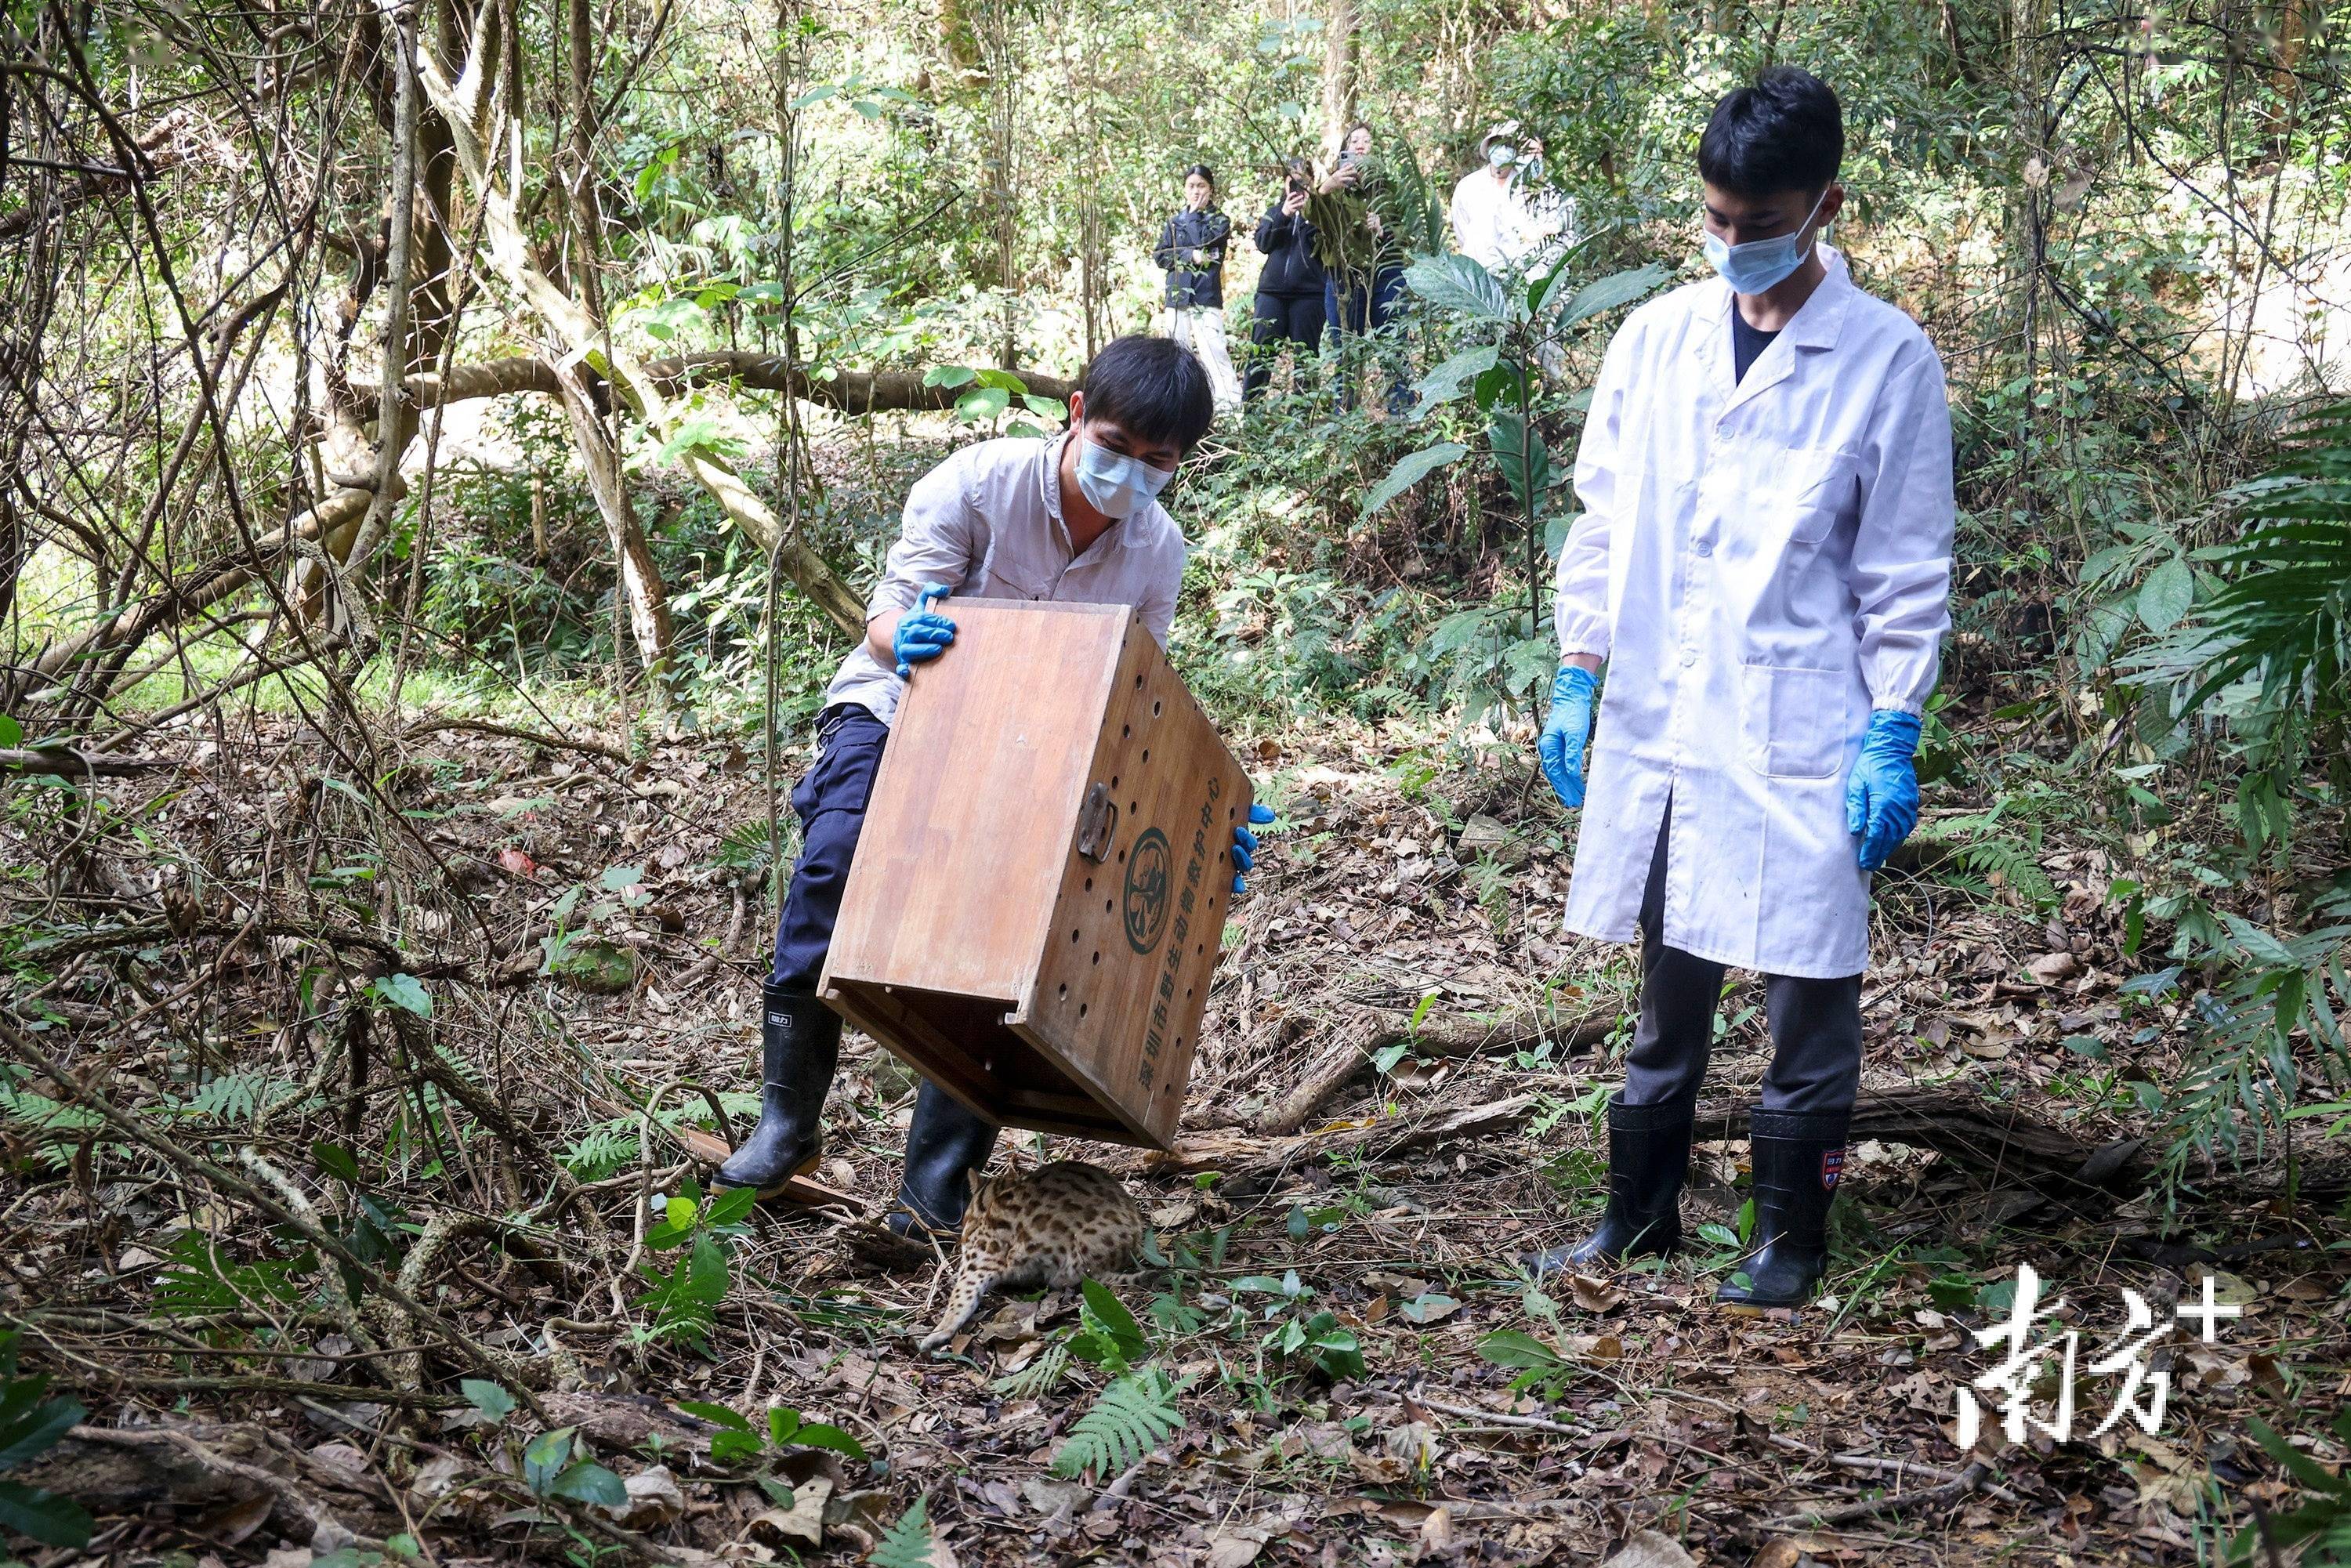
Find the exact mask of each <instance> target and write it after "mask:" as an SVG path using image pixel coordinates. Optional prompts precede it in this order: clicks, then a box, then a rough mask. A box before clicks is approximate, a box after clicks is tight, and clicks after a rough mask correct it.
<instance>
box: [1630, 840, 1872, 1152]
mask: <svg viewBox="0 0 2351 1568" xmlns="http://www.w3.org/2000/svg"><path fill="white" fill-rule="evenodd" d="M1673 821H1674V808H1673V802H1672V801H1670V800H1668V801H1667V803H1666V819H1665V821H1664V822H1663V823H1661V824H1660V825H1659V826H1658V828H1657V846H1656V849H1655V850H1653V851H1651V852H1650V854H1649V879H1648V883H1647V884H1646V886H1645V887H1644V888H1643V889H1642V893H1641V1019H1640V1022H1639V1024H1638V1025H1637V1026H1636V1027H1635V1029H1634V1031H1633V1044H1632V1047H1631V1049H1630V1050H1628V1051H1625V1104H1627V1105H1663V1104H1666V1103H1668V1102H1672V1101H1684V1100H1693V1101H1694V1100H1696V1099H1697V1097H1698V1085H1699V1084H1700V1083H1702V1082H1705V1079H1706V1066H1707V1061H1708V1057H1710V1056H1711V1055H1712V1054H1713V1051H1714V1015H1715V1009H1716V1005H1717V1004H1718V1003H1719V1001H1720V1000H1721V998H1722V977H1723V968H1724V966H1722V965H1720V964H1718V963H1716V962H1714V960H1712V959H1711V958H1701V957H1699V956H1697V955H1696V954H1694V953H1685V952H1683V951H1682V950H1681V949H1680V948H1678V947H1668V946H1666V930H1665V927H1666V840H1667V834H1668V832H1669V831H1670V830H1671V829H1672V827H1673ZM1763 1016H1764V1019H1766V1021H1767V1022H1768V1023H1769V1024H1770V1026H1771V1066H1770V1067H1769V1068H1767V1069H1765V1071H1764V1073H1763V1108H1764V1109H1765V1110H1767V1111H1805V1112H1813V1111H1825V1112H1835V1113H1842V1112H1848V1111H1851V1110H1852V1109H1853V1103H1854V1100H1855V1097H1856V1096H1857V1095H1858V1094H1859V1093H1860V1092H1861V977H1860V976H1859V975H1848V976H1845V977H1843V978H1842V979H1834V980H1812V979H1804V978H1802V977H1798V976H1794V975H1766V976H1765V977H1763Z"/></svg>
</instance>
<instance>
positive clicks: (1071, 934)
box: [1070, 931, 1078, 942]
mask: <svg viewBox="0 0 2351 1568" xmlns="http://www.w3.org/2000/svg"><path fill="white" fill-rule="evenodd" d="M1077 939H1078V934H1077V933H1076V932H1074V931H1072V932H1071V933H1070V940H1071V941H1072V942H1074V941H1076V940H1077Z"/></svg>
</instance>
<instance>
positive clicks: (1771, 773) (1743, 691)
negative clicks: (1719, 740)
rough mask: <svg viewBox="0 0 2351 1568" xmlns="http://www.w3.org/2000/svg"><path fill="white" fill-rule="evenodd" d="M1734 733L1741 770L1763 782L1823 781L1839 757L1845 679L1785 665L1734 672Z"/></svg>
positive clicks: (1841, 755)
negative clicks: (1736, 683) (1746, 769)
mask: <svg viewBox="0 0 2351 1568" xmlns="http://www.w3.org/2000/svg"><path fill="white" fill-rule="evenodd" d="M1739 674H1740V693H1739V727H1740V742H1741V744H1742V748H1743V749H1744V751H1745V752H1746V756H1747V765H1748V766H1749V767H1750V768H1753V769H1755V771H1756V772H1758V773H1761V774H1762V775H1763V776H1764V777H1765V778H1767V779H1826V778H1828V777H1829V776H1830V775H1832V774H1834V772H1835V771H1836V770H1837V766H1838V764H1839V763H1840V762H1842V761H1843V760H1844V730H1843V727H1842V725H1841V723H1840V721H1841V720H1842V719H1843V717H1844V688H1845V683H1846V681H1847V678H1848V677H1847V676H1846V675H1845V674H1844V673H1843V672H1841V671H1837V670H1808V669H1801V668H1798V667H1795V666H1792V665H1786V664H1742V665H1741V666H1740V671H1739Z"/></svg>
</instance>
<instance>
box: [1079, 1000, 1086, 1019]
mask: <svg viewBox="0 0 2351 1568" xmlns="http://www.w3.org/2000/svg"><path fill="white" fill-rule="evenodd" d="M1078 1016H1079V1017H1080V1018H1083V1017H1085V1016H1086V1004H1085V1003H1083V1002H1080V1003H1079V1004H1078Z"/></svg>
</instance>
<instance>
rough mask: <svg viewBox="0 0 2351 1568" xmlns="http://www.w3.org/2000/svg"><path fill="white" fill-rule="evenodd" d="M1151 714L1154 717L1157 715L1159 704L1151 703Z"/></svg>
mask: <svg viewBox="0 0 2351 1568" xmlns="http://www.w3.org/2000/svg"><path fill="white" fill-rule="evenodd" d="M1151 716H1152V717H1154V718H1157V717H1158V716H1159V705H1158V704H1157V703H1153V704H1152V705H1151Z"/></svg>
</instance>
